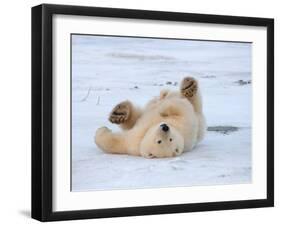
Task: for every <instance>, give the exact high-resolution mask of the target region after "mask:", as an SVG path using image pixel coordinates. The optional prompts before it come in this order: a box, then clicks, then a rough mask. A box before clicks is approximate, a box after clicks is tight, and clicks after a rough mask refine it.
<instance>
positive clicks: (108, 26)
mask: <svg viewBox="0 0 281 226" xmlns="http://www.w3.org/2000/svg"><path fill="white" fill-rule="evenodd" d="M273 157H274V21H273V19H268V18H252V17H237V16H221V15H203V14H189V13H176V12H160V11H144V10H133V9H117V8H116V9H115V8H97V7H82V6H65V5H48V4H43V5H39V6H35V7H33V8H32V217H33V218H35V219H38V220H40V221H55V220H70V219H85V218H102V217H121V216H135V215H148V214H167V213H180V212H192V211H210V210H226V209H242V208H256V207H269V206H273V205H274V158H273Z"/></svg>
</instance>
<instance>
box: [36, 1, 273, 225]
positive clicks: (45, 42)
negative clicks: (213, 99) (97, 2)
mask: <svg viewBox="0 0 281 226" xmlns="http://www.w3.org/2000/svg"><path fill="white" fill-rule="evenodd" d="M55 14H63V15H81V16H98V17H111V18H128V19H130V18H131V19H132V18H133V19H147V20H162V21H181V22H195V23H210V24H222V25H223V24H228V25H231V24H233V25H247V26H262V27H266V28H267V198H266V199H258V200H246V201H244V200H241V201H226V202H209V203H195V204H171V205H160V206H143V207H129V208H111V209H95V210H73V211H63V212H54V211H53V210H52V198H53V196H52V186H53V182H52V135H53V134H52V123H53V120H52V111H53V101H52V98H53V94H52V89H53V88H52V80H53V79H52V18H53V15H55ZM270 206H274V20H273V19H268V18H253V17H237V16H221V15H205V14H191V13H176V12H161V11H144V10H132V9H117V8H99V7H83V6H66V5H50V4H43V5H39V6H35V7H33V8H32V218H34V219H37V220H40V221H56V220H72V219H86V218H105V217H121V216H136V215H149V214H167V213H180V212H195V211H210V210H228V209H243V208H257V207H270Z"/></svg>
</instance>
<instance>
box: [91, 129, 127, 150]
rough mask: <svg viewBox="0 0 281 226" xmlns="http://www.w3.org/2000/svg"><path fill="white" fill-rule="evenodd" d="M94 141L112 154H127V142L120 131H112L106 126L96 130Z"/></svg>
mask: <svg viewBox="0 0 281 226" xmlns="http://www.w3.org/2000/svg"><path fill="white" fill-rule="evenodd" d="M95 142H96V144H97V146H98V147H99V148H101V149H102V150H103V151H105V152H109V153H114V154H127V148H128V147H127V144H126V139H125V136H124V135H123V134H122V133H120V134H119V133H112V132H111V130H109V129H108V128H107V127H101V128H99V129H98V130H97V131H96V136H95Z"/></svg>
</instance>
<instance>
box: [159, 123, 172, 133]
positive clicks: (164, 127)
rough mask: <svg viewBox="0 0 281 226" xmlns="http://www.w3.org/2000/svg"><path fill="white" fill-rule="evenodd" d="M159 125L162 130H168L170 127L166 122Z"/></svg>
mask: <svg viewBox="0 0 281 226" xmlns="http://www.w3.org/2000/svg"><path fill="white" fill-rule="evenodd" d="M160 127H161V129H162V130H163V131H164V132H168V131H169V129H170V127H169V126H168V125H167V124H166V123H163V124H161V125H160Z"/></svg>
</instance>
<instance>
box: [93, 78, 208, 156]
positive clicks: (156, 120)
mask: <svg viewBox="0 0 281 226" xmlns="http://www.w3.org/2000/svg"><path fill="white" fill-rule="evenodd" d="M109 120H110V122H112V123H115V124H118V125H120V127H121V129H122V131H121V132H116V133H115V132H112V131H111V130H109V129H108V128H107V127H102V128H99V129H98V130H97V131H96V135H95V142H96V144H97V146H98V147H99V148H101V149H102V150H103V151H105V152H108V153H114V154H128V155H136V156H143V157H145V158H163V157H172V156H178V155H180V154H182V153H183V152H184V151H190V150H191V149H192V148H193V147H194V146H195V145H196V144H197V143H198V142H199V141H201V140H202V139H203V137H204V134H205V130H206V123H205V117H204V115H203V111H202V99H201V94H200V90H199V85H198V82H197V81H196V80H195V79H194V78H193V77H186V78H184V79H183V80H182V82H181V85H180V89H179V91H169V90H162V91H161V93H160V95H159V96H158V97H155V98H153V99H152V100H151V101H149V102H148V104H147V105H146V107H145V108H143V109H141V108H138V107H136V106H134V105H133V103H132V102H130V101H124V102H121V103H119V104H117V105H116V106H115V107H114V108H113V110H112V111H111V113H110V116H109Z"/></svg>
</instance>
